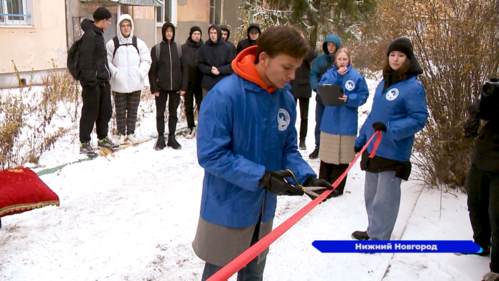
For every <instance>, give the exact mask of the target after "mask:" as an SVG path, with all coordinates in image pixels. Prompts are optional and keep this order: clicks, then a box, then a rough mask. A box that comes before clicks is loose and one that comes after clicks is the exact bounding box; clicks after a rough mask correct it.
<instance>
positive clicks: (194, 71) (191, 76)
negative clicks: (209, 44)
mask: <svg viewBox="0 0 499 281" xmlns="http://www.w3.org/2000/svg"><path fill="white" fill-rule="evenodd" d="M201 46H203V40H202V39H201V41H199V42H195V41H192V39H191V37H189V38H187V40H186V41H185V44H184V45H182V56H183V57H184V59H185V60H186V62H187V67H188V78H187V80H188V88H189V89H195V88H199V87H201V79H202V78H203V74H202V73H201V72H200V71H199V69H198V57H199V51H200V50H201Z"/></svg>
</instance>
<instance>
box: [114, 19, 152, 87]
mask: <svg viewBox="0 0 499 281" xmlns="http://www.w3.org/2000/svg"><path fill="white" fill-rule="evenodd" d="M123 20H129V21H130V22H131V25H132V28H131V33H130V36H128V37H127V38H125V37H123V35H122V34H121V31H120V23H121V22H122V21H123ZM133 30H134V24H133V20H132V17H130V15H127V14H123V15H121V16H120V17H119V19H118V40H119V42H120V45H121V46H120V47H119V48H118V50H117V51H116V54H114V58H113V53H114V41H113V40H112V39H111V40H109V41H108V42H107V43H106V48H107V60H108V62H109V69H110V70H111V89H112V90H113V91H114V92H118V93H131V92H135V91H141V90H142V89H143V88H144V79H145V78H146V77H148V73H149V68H151V63H152V60H151V53H150V52H149V48H148V47H147V45H146V43H145V42H144V41H142V40H140V39H139V38H137V48H138V49H139V51H138V52H137V49H136V48H135V47H134V46H133V45H132V38H133ZM124 44H128V45H124Z"/></svg>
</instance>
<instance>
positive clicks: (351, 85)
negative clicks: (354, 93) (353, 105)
mask: <svg viewBox="0 0 499 281" xmlns="http://www.w3.org/2000/svg"><path fill="white" fill-rule="evenodd" d="M345 89H347V90H348V91H351V90H353V89H355V82H353V80H348V81H347V82H346V83H345Z"/></svg>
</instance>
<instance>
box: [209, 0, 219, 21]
mask: <svg viewBox="0 0 499 281" xmlns="http://www.w3.org/2000/svg"><path fill="white" fill-rule="evenodd" d="M221 21H222V0H210V23H214V24H220V22H221Z"/></svg>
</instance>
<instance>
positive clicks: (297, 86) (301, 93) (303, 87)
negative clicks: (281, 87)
mask: <svg viewBox="0 0 499 281" xmlns="http://www.w3.org/2000/svg"><path fill="white" fill-rule="evenodd" d="M316 57H317V52H316V51H315V50H314V49H312V48H309V49H308V52H307V55H306V56H305V58H303V62H302V64H301V66H300V67H298V68H297V69H296V73H295V80H293V81H292V82H291V86H292V87H293V88H292V89H291V93H292V94H293V97H294V98H295V99H306V98H310V97H311V96H312V88H311V87H310V76H309V75H310V68H311V67H312V63H313V61H314V59H315V58H316Z"/></svg>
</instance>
